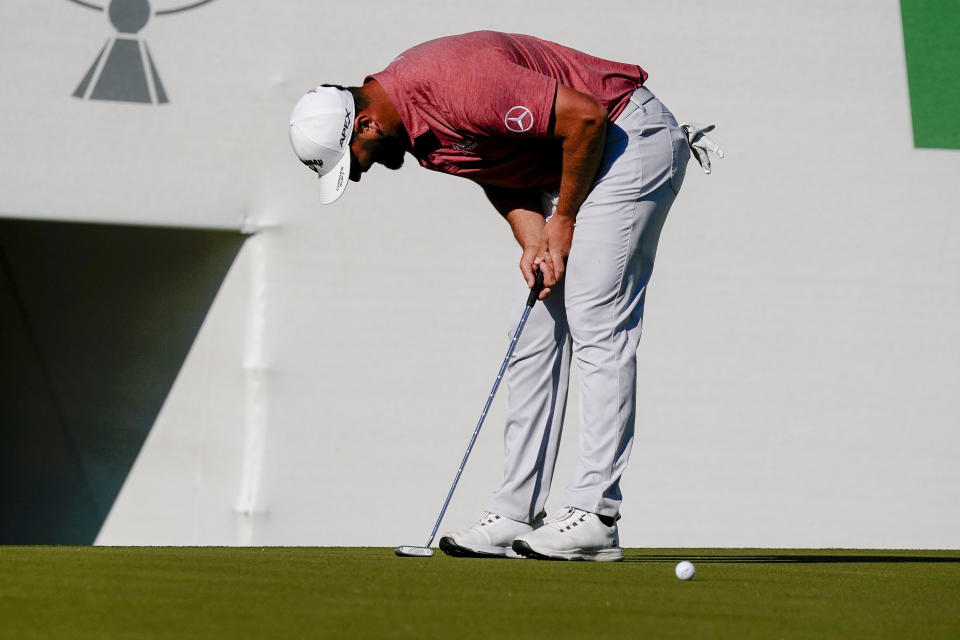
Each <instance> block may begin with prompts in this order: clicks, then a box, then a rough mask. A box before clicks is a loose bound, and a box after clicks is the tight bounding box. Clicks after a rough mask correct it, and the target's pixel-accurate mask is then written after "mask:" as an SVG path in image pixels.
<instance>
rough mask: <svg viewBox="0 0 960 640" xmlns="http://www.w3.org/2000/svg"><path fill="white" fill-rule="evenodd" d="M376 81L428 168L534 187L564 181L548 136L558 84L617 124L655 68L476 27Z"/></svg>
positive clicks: (406, 59)
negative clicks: (584, 96) (586, 99)
mask: <svg viewBox="0 0 960 640" xmlns="http://www.w3.org/2000/svg"><path fill="white" fill-rule="evenodd" d="M369 77H370V78H374V79H376V80H377V81H378V82H379V83H380V85H381V86H382V87H383V88H384V90H385V91H386V92H387V95H388V96H389V98H390V100H391V102H393V104H394V106H395V107H396V108H397V112H398V113H399V114H400V119H401V120H402V121H403V125H404V127H405V128H406V130H407V133H408V134H409V136H410V142H411V143H412V145H413V155H414V157H415V158H417V160H418V161H419V162H420V164H421V165H423V166H424V167H426V168H428V169H432V170H434V171H442V172H444V173H449V174H452V175H457V176H462V177H464V178H469V179H470V180H473V181H475V182H478V183H481V184H489V185H494V186H499V187H506V188H512V189H525V188H531V187H555V186H557V185H559V184H560V163H561V159H562V150H561V146H560V141H559V140H557V139H555V138H550V137H548V135H547V131H548V129H549V127H550V118H551V115H552V113H553V102H554V98H555V97H556V93H557V83H560V84H563V85H566V86H568V87H571V88H573V89H576V90H577V91H580V92H583V93H586V94H588V95H591V96H593V97H594V98H596V99H597V100H599V101H600V102H601V103H602V104H603V105H604V106H605V107H606V108H607V111H608V114H609V115H608V118H609V120H610V121H611V122H612V121H613V120H614V119H616V117H617V116H618V115H620V112H621V111H622V110H623V108H624V106H625V105H626V103H627V100H628V99H629V97H630V94H631V93H632V92H633V91H634V89H636V88H637V87H639V86H640V85H642V84H643V83H644V81H645V80H646V79H647V74H646V72H645V71H644V70H643V69H641V68H640V67H638V66H637V65H635V64H623V63H620V62H611V61H609V60H603V59H601V58H596V57H594V56H589V55H587V54H585V53H581V52H579V51H576V50H574V49H570V48H568V47H563V46H560V45H558V44H555V43H553V42H548V41H546V40H540V39H539V38H534V37H532V36H525V35H519V34H509V33H498V32H495V31H475V32H473V33H465V34H463V35H458V36H449V37H446V38H439V39H437V40H431V41H429V42H425V43H423V44H420V45H417V46H415V47H413V48H412V49H408V50H407V51H404V52H403V53H402V54H400V55H399V56H397V57H396V58H395V59H394V60H393V62H391V63H390V64H389V65H388V66H387V68H386V69H384V70H383V71H381V72H380V73H375V74H373V75H372V76H369Z"/></svg>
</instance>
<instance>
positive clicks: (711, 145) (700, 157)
mask: <svg viewBox="0 0 960 640" xmlns="http://www.w3.org/2000/svg"><path fill="white" fill-rule="evenodd" d="M715 126H716V125H712V124H706V125H704V124H697V123H696V122H681V123H680V127H681V128H682V129H683V132H684V133H686V134H687V144H689V145H690V152H691V153H692V154H693V157H694V158H696V159H697V162H699V163H700V166H701V167H703V172H704V173H710V154H711V153H712V154H713V155H715V156H717V157H718V158H722V157H723V150H722V149H721V148H720V147H718V146H717V143H716V142H714V141H713V140H711V139H710V138H708V137H707V135H706V134H707V132H708V131H713V128H714V127H715Z"/></svg>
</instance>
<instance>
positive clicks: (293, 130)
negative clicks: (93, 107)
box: [290, 86, 355, 204]
mask: <svg viewBox="0 0 960 640" xmlns="http://www.w3.org/2000/svg"><path fill="white" fill-rule="evenodd" d="M354 115H355V114H354V103H353V96H352V95H351V94H350V92H349V91H347V90H345V89H341V88H339V87H332V86H321V87H317V88H316V89H311V90H310V91H308V92H307V93H306V94H304V96H303V97H302V98H300V99H299V100H298V101H297V104H296V105H294V107H293V113H291V114H290V144H292V145H293V150H294V152H295V153H296V154H297V157H298V158H300V161H301V162H303V163H304V164H305V165H307V166H308V167H310V168H311V169H312V170H314V171H316V172H317V175H319V176H320V202H321V204H330V203H331V202H333V201H334V200H336V199H337V198H339V197H340V194H342V193H343V190H344V189H346V188H347V181H348V180H349V178H350V136H351V134H352V133H353V117H354Z"/></svg>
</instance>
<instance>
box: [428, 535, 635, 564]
mask: <svg viewBox="0 0 960 640" xmlns="http://www.w3.org/2000/svg"><path fill="white" fill-rule="evenodd" d="M441 548H442V546H441ZM513 550H514V551H516V552H517V553H519V554H520V555H522V556H525V557H527V558H532V559H534V560H572V561H584V562H622V561H623V549H621V548H619V547H616V548H613V549H601V550H599V551H583V550H580V551H572V552H569V553H567V552H560V551H554V552H552V553H541V552H539V551H536V550H534V549H533V548H532V547H531V546H530V545H529V544H527V543H526V542H524V541H523V540H514V541H513Z"/></svg>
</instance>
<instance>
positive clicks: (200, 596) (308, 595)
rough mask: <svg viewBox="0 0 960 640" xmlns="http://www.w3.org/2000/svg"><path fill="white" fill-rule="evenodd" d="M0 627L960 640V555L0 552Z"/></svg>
mask: <svg viewBox="0 0 960 640" xmlns="http://www.w3.org/2000/svg"><path fill="white" fill-rule="evenodd" d="M682 558H685V559H689V560H692V561H693V562H694V563H695V564H696V566H697V575H696V578H694V580H692V581H690V582H681V581H679V580H677V579H676V578H675V577H674V575H673V567H674V564H676V562H677V561H678V560H679V559H682ZM0 621H2V622H0V637H3V638H18V639H24V638H290V637H295V638H309V637H323V638H418V639H422V638H444V639H451V638H457V639H468V638H485V639H487V638H491V637H493V638H498V639H499V638H551V639H562V638H578V639H588V638H598V637H603V638H641V637H648V638H765V639H768V638H827V637H832V638H871V639H877V638H898V639H902V638H960V552H958V551H946V552H891V551H783V550H770V549H765V550H704V549H697V550H694V549H686V550H670V549H656V550H653V549H643V550H627V558H626V561H625V562H623V563H619V564H607V563H604V564H595V563H582V562H581V563H572V562H536V561H532V560H514V561H510V560H466V559H455V558H449V557H446V556H444V555H443V554H439V555H437V556H434V557H433V558H397V557H395V556H394V555H393V552H392V550H391V549H342V548H272V547H271V548H266V549H258V548H252V549H235V548H211V547H204V548H156V547H152V548H151V547H147V548H139V547H137V548H125V547H119V548H111V547H0Z"/></svg>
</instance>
